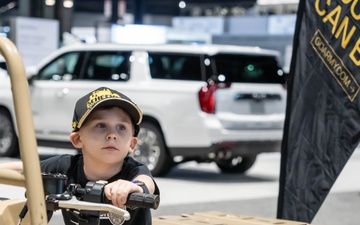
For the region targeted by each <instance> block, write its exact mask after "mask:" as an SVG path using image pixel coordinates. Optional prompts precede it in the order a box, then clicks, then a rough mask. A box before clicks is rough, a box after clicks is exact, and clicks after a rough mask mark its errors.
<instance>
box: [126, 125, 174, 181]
mask: <svg viewBox="0 0 360 225" xmlns="http://www.w3.org/2000/svg"><path fill="white" fill-rule="evenodd" d="M138 139H139V141H138V144H137V146H136V148H135V150H134V152H133V154H132V157H134V159H135V160H137V161H138V162H140V163H142V164H144V165H146V166H147V167H148V168H149V169H150V171H151V173H152V175H153V176H155V177H160V176H164V175H165V174H166V173H167V172H168V171H169V170H170V168H171V166H172V164H173V160H172V159H171V158H170V156H169V153H168V151H167V148H166V145H165V141H164V137H163V135H162V132H161V131H160V129H159V127H158V126H156V125H155V124H153V123H150V122H145V121H144V122H142V123H141V128H140V132H139V135H138Z"/></svg>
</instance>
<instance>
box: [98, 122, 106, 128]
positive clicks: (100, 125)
mask: <svg viewBox="0 0 360 225" xmlns="http://www.w3.org/2000/svg"><path fill="white" fill-rule="evenodd" d="M96 127H98V128H105V127H106V125H105V124H104V123H98V124H96Z"/></svg>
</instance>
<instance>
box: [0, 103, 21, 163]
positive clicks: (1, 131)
mask: <svg viewBox="0 0 360 225" xmlns="http://www.w3.org/2000/svg"><path fill="white" fill-rule="evenodd" d="M18 154H19V143H18V138H17V135H16V132H15V129H14V124H13V122H12V119H11V117H10V114H9V113H8V112H7V111H6V110H5V109H0V156H1V157H12V156H17V155H18Z"/></svg>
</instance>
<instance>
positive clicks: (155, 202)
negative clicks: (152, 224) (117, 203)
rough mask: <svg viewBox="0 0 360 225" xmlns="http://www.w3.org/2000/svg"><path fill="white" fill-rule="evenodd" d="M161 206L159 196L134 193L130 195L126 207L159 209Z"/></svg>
mask: <svg viewBox="0 0 360 225" xmlns="http://www.w3.org/2000/svg"><path fill="white" fill-rule="evenodd" d="M159 204H160V196H159V195H153V194H145V193H140V192H134V193H130V194H129V196H128V198H127V200H126V204H125V205H126V206H129V207H139V208H151V209H157V208H158V207H159Z"/></svg>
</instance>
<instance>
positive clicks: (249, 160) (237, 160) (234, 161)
mask: <svg viewBox="0 0 360 225" xmlns="http://www.w3.org/2000/svg"><path fill="white" fill-rule="evenodd" d="M255 160H256V155H247V156H238V157H234V158H231V159H226V160H225V159H224V160H219V161H217V162H216V165H217V166H218V167H219V168H220V170H221V171H222V172H224V173H244V172H245V171H247V170H248V169H250V168H251V167H252V166H253V165H254V163H255Z"/></svg>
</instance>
